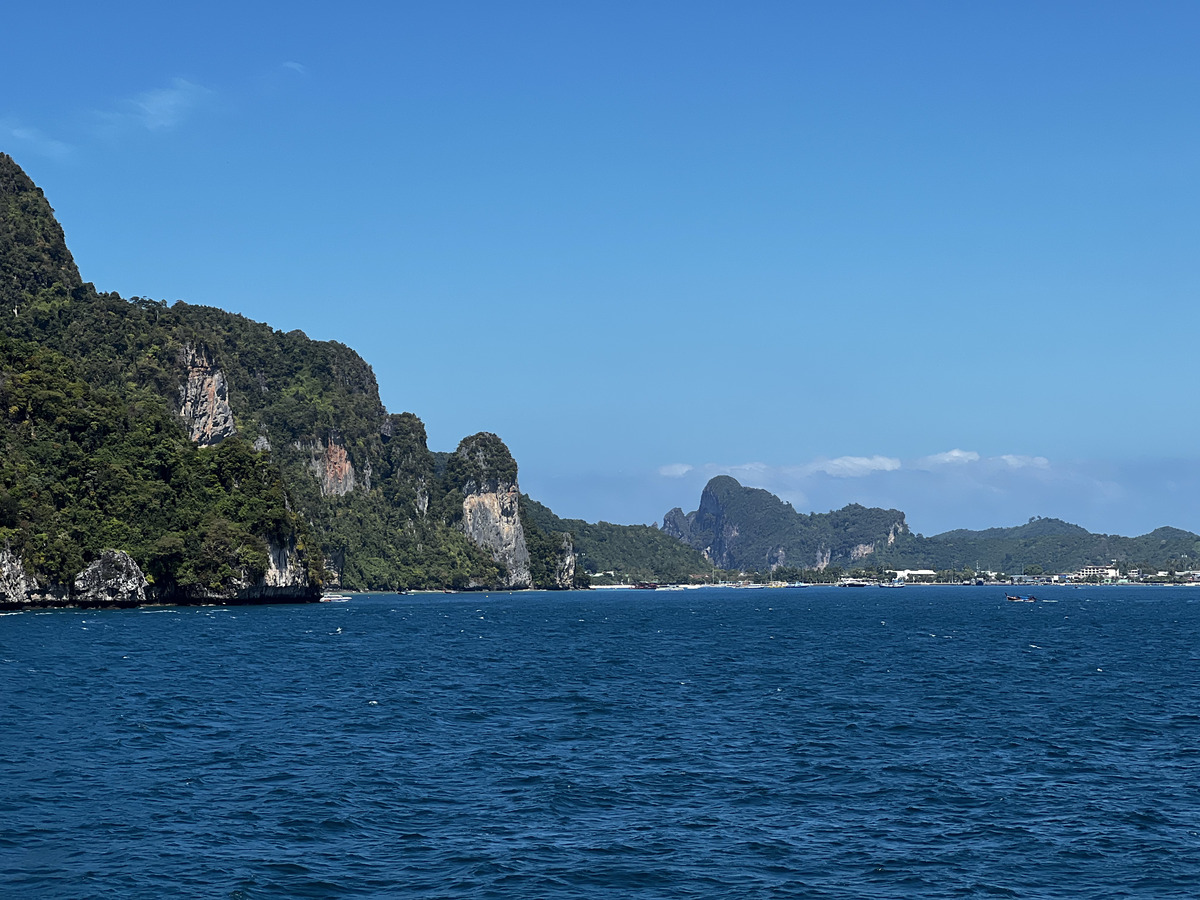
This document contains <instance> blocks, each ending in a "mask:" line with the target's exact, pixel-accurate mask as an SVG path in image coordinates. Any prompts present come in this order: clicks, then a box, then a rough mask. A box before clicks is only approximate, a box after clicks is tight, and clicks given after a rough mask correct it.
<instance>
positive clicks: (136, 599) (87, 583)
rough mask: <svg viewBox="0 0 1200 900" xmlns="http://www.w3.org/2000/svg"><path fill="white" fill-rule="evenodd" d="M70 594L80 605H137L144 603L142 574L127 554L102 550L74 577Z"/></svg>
mask: <svg viewBox="0 0 1200 900" xmlns="http://www.w3.org/2000/svg"><path fill="white" fill-rule="evenodd" d="M71 593H72V599H73V600H74V601H75V602H76V603H78V604H79V605H81V606H137V605H138V604H140V603H145V602H146V576H145V575H143V574H142V570H141V569H140V568H139V567H138V564H137V563H135V562H134V561H133V558H132V557H131V556H130V555H129V554H128V553H124V552H122V551H120V550H105V551H104V552H102V553H101V554H100V558H99V559H97V560H96V561H95V562H93V563H92V564H91V565H90V566H88V567H87V568H86V569H84V570H83V571H82V572H80V573H79V574H78V575H76V576H75V584H74V586H73V589H72V592H71Z"/></svg>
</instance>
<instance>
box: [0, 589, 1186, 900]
mask: <svg viewBox="0 0 1200 900" xmlns="http://www.w3.org/2000/svg"><path fill="white" fill-rule="evenodd" d="M1004 595H1005V590H1004V589H1003V588H996V587H943V586H924V587H922V586H908V587H905V588H902V589H900V590H884V589H877V588H835V587H808V588H790V589H759V590H745V589H741V590H725V589H704V590H689V591H675V592H664V591H591V592H577V593H512V594H506V593H493V594H483V593H477V594H424V595H410V596H398V595H395V594H391V595H387V594H361V595H354V596H353V597H352V598H351V599H350V600H349V601H347V602H344V603H321V604H311V605H295V606H292V605H280V606H260V607H207V608H144V609H136V610H109V611H79V610H59V611H30V612H20V613H13V614H6V615H3V616H0V895H2V896H4V897H14V898H17V897H19V898H122V900H131V898H155V900H158V898H164V897H197V898H239V900H240V898H246V900H250V898H301V897H319V898H341V897H345V898H393V897H399V898H618V897H620V898H626V897H635V898H641V897H645V898H792V897H796V898H942V897H945V898H951V897H954V898H961V897H1021V898H1059V897H1062V898H1067V897H1071V898H1076V897H1088V898H1120V897H1153V898H1159V897H1187V898H1195V897H1197V896H1200V588H1187V587H1155V586H1147V587H1138V586H1130V587H1079V588H1070V587H1063V588H1048V589H1045V590H1043V591H1040V592H1039V597H1040V598H1041V601H1040V602H1037V603H1012V602H1008V601H1006V600H1005V596H1004ZM1044 601H1049V602H1044Z"/></svg>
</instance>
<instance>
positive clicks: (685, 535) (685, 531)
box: [662, 506, 696, 544]
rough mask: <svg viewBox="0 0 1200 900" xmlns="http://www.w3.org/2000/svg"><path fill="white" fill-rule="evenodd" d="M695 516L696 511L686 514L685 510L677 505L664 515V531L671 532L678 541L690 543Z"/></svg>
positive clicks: (665, 532)
mask: <svg viewBox="0 0 1200 900" xmlns="http://www.w3.org/2000/svg"><path fill="white" fill-rule="evenodd" d="M695 518H696V514H695V513H690V514H689V515H684V512H683V510H682V509H680V508H679V507H678V506H677V507H675V508H674V509H673V510H671V511H670V512H669V513H667V514H666V515H665V516H663V523H662V530H663V533H664V534H669V535H670V536H671V537H673V538H675V540H677V541H683V542H684V543H685V544H690V543H691V537H692V521H693V520H694V519H695Z"/></svg>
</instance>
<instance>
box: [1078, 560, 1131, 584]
mask: <svg viewBox="0 0 1200 900" xmlns="http://www.w3.org/2000/svg"><path fill="white" fill-rule="evenodd" d="M1120 577H1121V572H1120V570H1118V569H1117V565H1116V563H1112V564H1111V565H1107V566H1081V567H1080V569H1079V571H1078V572H1072V573H1071V580H1072V581H1087V580H1088V579H1089V578H1099V579H1100V580H1101V581H1116V580H1117V579H1118V578H1120Z"/></svg>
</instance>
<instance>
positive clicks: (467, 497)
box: [447, 432, 573, 588]
mask: <svg viewBox="0 0 1200 900" xmlns="http://www.w3.org/2000/svg"><path fill="white" fill-rule="evenodd" d="M447 472H448V473H449V474H450V477H451V478H452V479H453V480H454V481H455V482H456V483H457V484H458V485H459V486H460V488H461V490H462V492H463V505H462V512H463V514H462V523H461V527H462V530H463V532H464V533H465V534H466V535H467V537H468V538H470V539H471V540H472V541H473V542H474V543H475V544H477V545H478V546H480V547H482V548H483V549H485V550H487V551H489V552H490V553H491V554H492V559H494V560H495V561H496V562H498V563H500V564H501V565H503V566H504V568H505V569H506V570H507V572H508V574H507V576H506V577H505V581H504V585H505V587H510V588H527V587H529V586H530V585H531V584H532V583H533V577H532V575H531V574H530V572H529V548H528V547H527V546H526V543H525V529H524V528H522V527H521V516H520V506H519V504H520V491H519V490H518V489H517V464H516V462H515V461H514V460H513V458H512V454H511V453H509V452H508V447H506V446H505V445H504V442H503V441H502V440H500V438H498V437H496V435H494V434H491V433H489V432H480V433H479V434H476V435H472V436H471V437H469V438H464V439H463V441H462V442H461V443H460V444H459V445H458V450H457V451H455V453H454V455H453V456H452V457H451V458H450V460H449V461H448V462H447ZM572 571H573V570H572Z"/></svg>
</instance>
